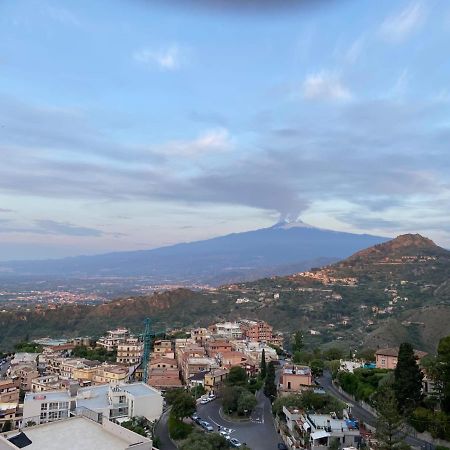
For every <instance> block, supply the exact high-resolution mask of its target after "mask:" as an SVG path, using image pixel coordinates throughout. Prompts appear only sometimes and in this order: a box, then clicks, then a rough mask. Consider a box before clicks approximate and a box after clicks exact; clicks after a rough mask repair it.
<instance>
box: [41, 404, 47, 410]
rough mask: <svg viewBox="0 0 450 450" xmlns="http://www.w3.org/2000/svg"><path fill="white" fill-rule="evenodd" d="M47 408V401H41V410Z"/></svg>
mask: <svg viewBox="0 0 450 450" xmlns="http://www.w3.org/2000/svg"><path fill="white" fill-rule="evenodd" d="M46 409H47V403H41V411H45V410H46Z"/></svg>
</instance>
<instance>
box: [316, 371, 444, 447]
mask: <svg viewBox="0 0 450 450" xmlns="http://www.w3.org/2000/svg"><path fill="white" fill-rule="evenodd" d="M318 381H319V383H320V385H321V386H322V387H323V388H324V389H325V391H327V392H328V393H329V394H331V395H332V396H333V397H336V398H338V399H339V400H342V401H343V402H345V403H349V404H350V405H351V407H352V414H353V416H354V417H356V418H357V419H359V421H360V422H363V423H366V424H368V425H370V426H371V427H375V426H376V423H377V418H376V416H375V415H373V414H372V413H371V412H369V411H367V410H366V409H364V408H362V407H361V406H360V405H359V404H358V403H357V402H355V400H353V399H352V398H351V397H350V396H349V395H347V394H345V393H343V392H340V391H339V390H338V389H336V387H335V386H334V385H333V383H332V380H331V374H330V372H324V374H323V376H322V377H320V378H319V379H318ZM405 442H406V443H407V444H409V445H411V446H413V447H418V448H422V449H424V450H434V448H435V447H434V445H432V444H430V443H429V442H426V441H423V440H422V439H418V438H417V437H415V436H412V435H409V436H406V437H405Z"/></svg>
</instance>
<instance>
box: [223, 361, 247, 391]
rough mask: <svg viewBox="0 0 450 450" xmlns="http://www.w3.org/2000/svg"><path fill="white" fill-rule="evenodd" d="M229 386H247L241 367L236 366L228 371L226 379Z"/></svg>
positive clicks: (244, 372)
mask: <svg viewBox="0 0 450 450" xmlns="http://www.w3.org/2000/svg"><path fill="white" fill-rule="evenodd" d="M226 384H228V385H229V386H245V385H246V384H247V372H246V371H245V369H244V368H243V367H240V366H236V367H232V368H231V369H230V373H229V374H228V377H227V379H226Z"/></svg>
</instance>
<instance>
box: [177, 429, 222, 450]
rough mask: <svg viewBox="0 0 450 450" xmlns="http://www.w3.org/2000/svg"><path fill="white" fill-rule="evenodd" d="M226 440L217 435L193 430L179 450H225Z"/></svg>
mask: <svg viewBox="0 0 450 450" xmlns="http://www.w3.org/2000/svg"><path fill="white" fill-rule="evenodd" d="M228 448H229V445H228V442H227V440H226V439H225V438H224V437H223V436H221V435H220V434H217V433H202V432H200V431H197V430H195V431H194V432H193V433H191V434H190V435H189V437H188V438H187V439H186V441H185V442H183V444H182V445H181V446H180V450H226V449H228Z"/></svg>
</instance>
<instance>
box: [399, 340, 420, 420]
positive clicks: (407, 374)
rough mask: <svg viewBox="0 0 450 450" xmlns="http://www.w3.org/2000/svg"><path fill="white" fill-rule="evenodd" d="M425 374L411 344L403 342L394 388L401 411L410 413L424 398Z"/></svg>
mask: <svg viewBox="0 0 450 450" xmlns="http://www.w3.org/2000/svg"><path fill="white" fill-rule="evenodd" d="M422 378H423V374H422V372H421V371H420V368H419V365H418V364H417V360H416V357H415V355H414V349H413V347H412V345H411V344H409V343H407V342H406V343H403V344H401V345H400V350H399V352H398V361H397V367H396V368H395V371H394V385H393V389H394V392H395V397H396V399H397V403H398V407H399V411H400V412H401V413H409V412H411V411H413V410H414V409H415V407H416V406H417V405H418V404H419V403H420V401H421V399H422Z"/></svg>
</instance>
